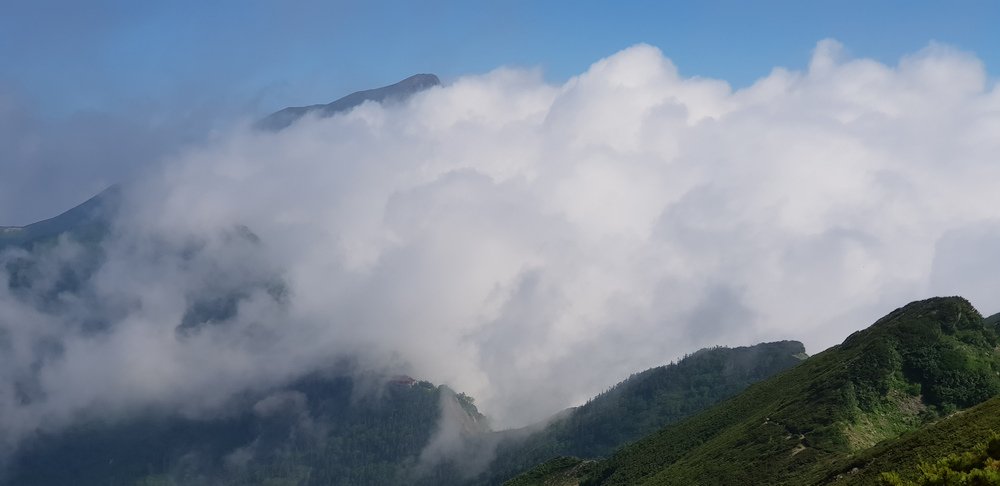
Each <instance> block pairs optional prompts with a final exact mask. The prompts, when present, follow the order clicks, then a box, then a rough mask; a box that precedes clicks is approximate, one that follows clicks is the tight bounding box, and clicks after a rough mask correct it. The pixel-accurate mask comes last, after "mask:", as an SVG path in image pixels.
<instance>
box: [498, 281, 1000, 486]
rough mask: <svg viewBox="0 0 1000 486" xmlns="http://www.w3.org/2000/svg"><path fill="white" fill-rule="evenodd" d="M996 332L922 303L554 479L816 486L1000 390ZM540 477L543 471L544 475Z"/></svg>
mask: <svg viewBox="0 0 1000 486" xmlns="http://www.w3.org/2000/svg"><path fill="white" fill-rule="evenodd" d="M997 342H998V341H997V334H996V332H995V331H994V329H993V328H992V326H987V325H985V324H984V320H983V318H982V316H981V315H980V314H979V312H977V311H976V310H975V309H974V308H973V307H972V305H971V304H969V303H968V302H967V301H966V300H964V299H962V298H958V297H949V298H934V299H928V300H924V301H919V302H914V303H911V304H909V305H907V306H905V307H903V308H900V309H897V310H895V311H893V312H892V313H890V314H889V315H887V316H885V317H884V318H882V319H880V320H879V321H877V322H876V323H875V324H873V325H872V326H871V327H869V328H868V329H865V330H863V331H859V332H856V333H854V334H852V335H851V336H850V337H848V338H847V339H846V340H845V341H844V343H843V344H841V345H838V346H834V347H833V348H831V349H829V350H827V351H824V352H822V353H820V354H817V355H815V356H813V357H811V358H809V359H808V360H806V361H805V362H804V363H803V364H801V365H799V366H797V367H795V368H793V369H792V370H790V371H788V372H786V373H782V374H781V375H778V376H776V377H774V378H772V379H769V380H766V381H764V382H761V383H758V384H756V385H753V386H751V387H749V388H748V389H747V390H746V391H745V392H743V393H741V394H740V395H737V396H736V397H734V398H732V399H730V400H727V401H725V402H723V403H721V404H719V405H717V406H715V407H713V408H711V409H709V410H707V411H705V412H703V413H700V414H698V415H696V416H694V417H691V418H690V419H687V420H684V421H682V422H680V423H678V424H675V425H671V426H667V427H665V428H664V429H662V430H660V431H658V432H656V433H654V434H652V435H649V436H647V437H645V438H643V439H642V440H639V441H637V442H635V443H634V444H631V445H629V446H626V447H624V448H622V449H620V450H619V451H618V452H616V453H615V454H614V455H612V456H611V457H609V458H608V459H606V460H603V461H599V462H597V463H593V464H579V463H576V464H574V463H573V462H572V461H566V460H563V461H562V462H561V465H560V466H558V467H557V465H555V464H548V465H543V466H542V467H541V468H540V469H545V468H546V467H548V468H551V469H552V470H553V473H552V474H549V475H545V474H542V475H539V476H538V478H537V479H536V480H529V477H528V475H526V476H523V477H521V478H519V479H518V482H516V483H512V484H544V483H545V481H547V480H549V479H554V477H555V476H553V474H555V475H558V474H562V473H565V471H567V470H570V469H573V470H574V472H573V474H574V475H575V478H576V479H578V480H580V481H581V484H587V485H598V484H600V485H611V484H630V485H631V484H649V485H655V484H811V483H816V482H821V481H824V480H826V479H827V478H829V477H830V475H831V474H834V476H835V475H836V474H835V472H836V470H837V469H839V468H842V467H843V464H844V461H845V460H849V459H850V458H853V457H858V455H859V454H861V453H863V452H864V451H867V450H870V449H871V448H872V447H873V446H875V445H876V444H878V443H880V442H881V441H884V440H887V439H892V438H895V437H899V436H900V435H901V434H903V433H904V432H907V431H912V430H916V429H919V428H921V427H922V426H925V425H927V424H928V423H931V422H932V421H934V420H935V419H937V418H938V417H940V416H942V415H946V414H949V413H951V412H953V411H955V410H960V409H964V408H967V407H970V406H974V405H976V404H978V403H981V402H983V401H985V400H987V399H989V398H990V397H992V396H994V395H996V394H997V393H998V392H1000V376H998V372H1000V359H998V355H997V353H996V351H995V347H996V345H997ZM535 472H536V473H537V472H538V471H535Z"/></svg>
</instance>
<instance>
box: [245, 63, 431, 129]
mask: <svg viewBox="0 0 1000 486" xmlns="http://www.w3.org/2000/svg"><path fill="white" fill-rule="evenodd" d="M440 84H441V80H440V79H438V77H437V76H435V75H433V74H414V75H413V76H410V77H408V78H406V79H404V80H402V81H400V82H398V83H396V84H390V85H389V86H383V87H381V88H375V89H368V90H364V91H357V92H354V93H351V94H349V95H347V96H344V97H343V98H340V99H338V100H336V101H334V102H332V103H327V104H325V105H309V106H290V107H288V108H284V109H282V110H278V111H276V112H274V113H272V114H270V115H268V116H266V117H264V118H263V119H261V120H260V121H259V122H257V128H259V129H262V130H270V131H279V130H282V129H284V128H287V127H288V126H290V125H292V124H293V123H295V122H296V121H298V120H299V119H301V118H302V117H304V116H306V115H309V114H318V115H319V116H320V117H321V118H326V117H329V116H333V115H335V114H337V113H343V112H345V111H348V110H350V109H352V108H354V107H356V106H358V105H360V104H361V103H364V102H365V101H375V102H379V103H382V102H385V101H403V100H405V99H407V98H409V97H410V96H413V95H414V94H416V93H419V92H421V91H423V90H425V89H428V88H432V87H434V86H439V85H440Z"/></svg>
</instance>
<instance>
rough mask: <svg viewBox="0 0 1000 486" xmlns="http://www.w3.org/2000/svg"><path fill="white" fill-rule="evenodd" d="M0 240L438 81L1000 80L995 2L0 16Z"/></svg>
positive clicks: (67, 2) (417, 6)
mask: <svg viewBox="0 0 1000 486" xmlns="http://www.w3.org/2000/svg"><path fill="white" fill-rule="evenodd" d="M0 2H2V9H0V63H2V64H0V225H4V224H7V225H10V224H27V223H30V222H33V221H37V220H38V219H41V218H45V217H51V216H53V215H55V214H58V213H59V212H61V211H63V210H65V209H67V208H69V207H72V206H73V205H75V204H78V203H79V202H81V201H83V200H85V199H86V198H88V197H90V196H92V195H93V194H95V193H97V192H99V191H100V190H102V189H103V188H105V187H107V186H108V185H110V184H113V183H116V182H120V181H121V180H123V179H128V178H129V177H131V176H133V175H134V174H135V173H136V171H137V170H141V168H142V167H146V166H148V165H149V164H151V163H154V162H156V161H158V160H162V159H163V158H164V157H168V156H169V155H170V154H172V153H176V152H177V151H178V150H180V149H181V148H183V147H184V146H188V145H190V144H196V143H199V142H200V141H202V140H204V139H205V137H206V136H208V134H210V133H213V131H218V130H216V129H218V128H225V127H226V126H228V125H230V124H231V123H232V122H233V121H236V120H246V119H248V118H250V119H252V118H255V117H260V116H263V115H265V114H267V113H270V112H273V111H275V110H278V109H281V108H283V107H285V106H295V105H306V104H314V103H325V102H329V101H332V100H334V99H336V98H338V97H340V96H343V95H345V94H348V93H350V92H353V91H356V90H360V89H367V88H373V87H377V86H382V85H386V84H389V83H392V82H395V81H398V80H400V79H402V78H404V77H407V76H409V75H411V74H414V73H420V72H432V73H435V74H437V75H439V76H440V77H441V78H442V79H443V80H444V81H445V82H446V83H447V82H449V81H450V80H453V79H455V78H457V77H459V76H461V75H464V74H474V73H484V72H488V71H490V70H493V69H495V68H497V67H499V66H517V67H529V68H538V69H541V71H542V72H543V73H544V76H545V78H546V80H548V81H550V82H554V83H558V82H562V81H564V80H566V79H567V78H569V77H571V76H573V75H576V74H579V73H582V72H584V71H585V70H586V69H587V68H588V66H590V64H592V63H593V62H595V61H597V60H599V59H601V58H604V57H606V56H609V55H612V54H614V53H616V52H619V51H620V50H622V49H625V48H627V47H629V46H632V45H634V44H636V43H648V44H652V45H654V46H657V47H658V48H660V49H661V50H662V51H663V53H664V55H666V56H667V57H669V58H670V59H672V60H673V62H674V63H675V64H676V65H677V67H678V68H679V70H680V73H681V74H682V75H684V76H702V77H710V78H717V79H723V80H726V81H728V82H729V83H730V84H731V85H732V86H733V87H735V88H739V87H743V86H747V85H749V84H751V83H752V82H753V81H754V80H755V79H758V78H760V77H763V76H765V75H767V74H768V73H769V72H770V71H771V70H772V69H773V68H774V67H776V66H782V67H787V68H791V69H802V68H804V67H805V66H806V65H807V63H808V62H809V58H810V53H811V51H812V50H813V49H814V47H815V46H816V43H817V42H818V41H820V40H821V39H825V38H835V39H837V40H839V41H840V42H842V43H843V44H844V46H845V47H846V49H847V51H848V54H849V55H851V56H854V57H871V58H874V59H876V60H879V61H881V62H884V63H887V64H890V65H893V64H895V63H896V62H897V61H898V60H899V59H900V57H901V56H904V55H908V54H912V53H915V52H917V51H919V50H920V49H922V48H923V47H925V46H927V45H928V44H929V43H930V42H940V43H944V44H948V45H950V46H953V47H956V48H958V49H960V50H963V51H967V52H971V53H973V54H974V55H976V56H978V57H979V59H981V60H982V61H983V63H984V64H985V66H986V69H987V72H988V73H989V75H990V77H991V81H993V82H995V80H996V79H997V73H998V72H1000V71H998V70H1000V51H998V49H996V46H998V45H1000V34H998V33H997V29H996V26H997V25H1000V2H995V1H986V0H982V1H978V0H956V1H951V2H934V1H903V0H889V1H880V2H870V1H857V0H845V1H838V2H815V1H786V0H772V1H758V2H745V1H718V0H715V1H713V0H704V1H697V2H694V1H691V2H664V1H615V2H612V1H606V2H596V1H585V0H578V1H528V0H512V1H500V2H459V1H444V0H423V1H317V0H296V1H277V0H274V1H260V0H241V1H236V0H220V1H212V2H204V1H192V0H175V1H161V2H153V1H148V2H147V1H141V2H137V1H130V0H92V1H87V2H80V1H75V0H72V1H71V0H0Z"/></svg>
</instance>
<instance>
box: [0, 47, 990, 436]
mask: <svg viewBox="0 0 1000 486" xmlns="http://www.w3.org/2000/svg"><path fill="white" fill-rule="evenodd" d="M998 153H1000V91H998V89H997V88H996V86H995V85H988V84H987V81H986V77H985V75H984V71H983V68H982V66H981V64H980V63H979V61H978V60H976V59H975V58H974V57H972V56H970V55H968V54H965V53H961V52H957V51H954V50H952V49H949V48H946V47H942V46H937V45H932V46H930V47H928V48H927V49H925V50H923V51H921V52H919V53H917V54H915V55H912V56H909V57H906V58H905V59H903V60H902V61H901V62H900V63H899V65H897V66H887V65H883V64H880V63H877V62H874V61H871V60H867V59H851V58H849V57H847V55H846V54H845V53H844V52H843V49H842V48H841V47H840V46H839V44H837V43H836V42H834V41H829V40H827V41H822V42H821V43H820V44H819V45H818V46H817V48H816V51H815V53H814V57H813V60H812V61H811V62H810V64H809V68H808V70H807V71H805V72H796V71H792V70H788V69H782V68H777V69H775V70H774V71H773V72H772V73H771V74H770V75H769V76H767V77H765V78H763V79H761V80H759V81H758V82H756V83H755V84H754V85H752V86H750V87H748V88H745V89H742V90H738V91H735V92H733V91H732V90H731V89H730V88H729V86H728V85H727V84H726V83H724V82H721V81H718V80H713V79H704V78H683V77H681V76H679V75H678V73H677V70H676V69H675V68H674V66H673V64H672V63H671V62H670V61H669V60H668V59H666V58H664V57H663V56H662V54H661V53H660V52H659V51H658V50H657V49H655V48H653V47H650V46H646V45H639V46H635V47H632V48H629V49H626V50H624V51H622V52H620V53H618V54H615V55H614V56H611V57H609V58H607V59H603V60H601V61H599V62H597V63H595V64H594V65H593V66H592V67H591V69H590V70H588V71H587V72H586V73H583V74H581V75H580V76H578V77H575V78H573V79H571V80H570V81H568V82H567V83H565V84H563V85H561V86H553V85H549V84H546V83H545V82H544V81H543V80H542V78H541V76H540V75H539V73H538V72H535V71H524V70H518V69H509V68H503V69H499V70H497V71H494V72H491V73H488V74H485V75H481V76H469V77H465V78H461V79H459V80H457V81H455V82H454V83H453V84H451V85H449V86H445V87H439V88H433V89H430V90H428V91H426V92H423V93H421V94H419V95H417V96H415V97H414V98H413V99H412V100H411V101H410V102H408V103H405V104H396V105H388V106H380V105H378V104H373V103H366V104H364V105H362V106H360V107H358V108H357V109H355V110H354V111H352V112H350V113H349V114H346V115H341V116H336V117H334V118H330V119H308V120H304V121H302V122H301V123H298V124H297V125H294V126H293V127H291V128H289V129H287V130H285V131H282V132H279V133H260V132H255V131H252V130H249V129H248V130H237V131H235V132H232V133H229V134H227V135H223V136H221V137H219V138H218V139H217V140H215V141H213V142H212V143H210V144H207V145H206V146H204V147H202V148H200V149H198V150H195V151H189V152H186V153H184V154H183V155H181V156H178V157H175V158H173V159H172V160H168V161H166V162H165V163H164V164H163V165H162V168H161V169H158V170H156V171H153V172H151V173H149V174H147V177H146V178H145V179H143V180H142V181H141V182H138V183H136V184H134V185H133V186H132V188H131V189H132V190H131V191H130V192H131V194H130V195H129V199H128V201H129V203H128V205H127V206H126V207H127V212H126V215H125V216H124V217H123V219H122V220H121V222H120V228H119V229H120V231H121V233H120V235H119V237H118V238H116V239H115V240H114V241H112V242H111V243H109V245H108V246H107V251H108V252H109V253H108V254H109V258H110V263H108V264H107V265H106V266H105V267H104V268H103V269H102V270H101V271H100V272H99V273H98V275H97V276H96V277H95V279H94V284H93V287H94V289H92V292H93V296H92V298H91V299H89V300H86V302H85V303H84V304H79V305H81V306H83V305H93V304H92V303H93V302H101V305H102V306H104V307H106V308H107V309H110V310H109V312H111V311H113V312H112V315H114V316H115V317H114V319H113V322H112V323H111V325H110V330H108V331H107V332H104V333H100V334H97V335H96V337H95V336H94V335H89V334H84V333H80V332H68V333H67V332H66V331H65V329H67V328H70V329H72V328H73V326H71V325H68V324H66V323H65V322H63V321H66V320H67V319H68V318H67V315H69V314H68V313H66V314H57V315H54V316H53V315H50V314H46V315H42V314H40V313H38V312H37V311H36V310H34V309H32V308H31V306H30V305H25V304H24V303H23V302H21V301H18V298H17V297H16V296H11V295H8V293H3V294H2V295H0V299H3V303H4V305H3V306H0V308H2V309H4V310H3V312H4V314H3V316H4V317H2V318H0V319H2V321H0V322H5V323H7V324H8V327H10V328H11V329H13V331H10V334H11V335H12V336H13V337H12V338H9V339H12V340H13V341H15V342H18V343H21V342H25V343H29V342H35V341H37V339H35V337H34V336H35V335H36V334H38V333H41V332H42V331H39V330H38V328H37V327H36V328H29V327H28V326H19V325H18V324H17V322H27V321H32V322H34V321H38V322H44V323H45V326H48V327H43V328H45V329H51V332H50V333H49V335H50V336H51V338H52V339H55V340H57V341H60V342H62V346H63V347H64V348H65V352H64V354H62V356H61V357H54V358H52V359H51V360H49V361H46V362H45V363H44V366H43V367H42V372H41V373H40V375H39V376H40V377H41V378H40V382H39V386H40V387H42V388H43V389H44V390H45V394H44V396H45V398H44V399H39V401H38V402H37V403H35V404H33V405H28V406H21V405H18V404H17V403H15V402H13V401H12V399H11V398H10V397H11V396H12V395H11V393H10V390H11V386H12V385H9V383H11V378H10V374H11V373H15V374H16V373H18V370H21V369H24V368H25V367H27V366H28V365H27V364H26V362H23V361H19V360H20V359H21V358H19V357H18V356H21V354H17V353H15V354H13V355H11V354H5V355H4V357H3V358H0V360H2V362H3V363H4V365H3V366H2V367H0V368H2V369H3V370H4V371H3V373H6V375H4V377H5V380H6V383H7V384H5V385H4V386H5V387H6V388H5V390H6V391H5V392H4V393H0V399H2V400H5V403H2V404H0V408H2V410H3V414H2V415H3V416H4V417H21V416H26V414H29V412H30V414H33V415H32V416H34V417H41V416H49V417H62V418H61V419H60V420H62V421H66V420H69V418H67V417H71V416H73V414H74V413H77V412H79V411H80V410H87V409H90V408H93V409H94V410H96V409H98V408H102V407H107V406H108V403H111V402H114V403H116V404H118V406H119V407H121V408H123V409H124V408H127V407H128V406H129V405H135V404H150V403H153V404H163V405H164V406H183V407H185V410H186V411H187V412H189V413H201V411H203V410H207V409H211V408H212V407H213V406H215V405H217V404H218V403H220V402H221V400H223V399H224V398H225V397H226V396H228V394H230V393H232V392H234V391H235V390H238V389H240V388H242V387H246V386H264V385H266V384H267V383H274V382H279V381H281V380H283V379H287V377H289V376H294V375H295V374H296V373H301V372H303V371H306V370H310V369H313V368H317V367H322V366H324V365H327V364H329V363H330V362H331V360H334V359H336V358H337V357H342V356H344V355H347V354H352V355H358V356H361V359H362V361H363V362H365V363H367V364H368V365H369V366H382V367H389V368H391V367H393V366H397V365H398V366H405V367H406V369H407V370H408V371H409V372H410V373H412V374H413V375H414V376H418V377H420V378H426V379H429V380H433V381H437V382H445V383H448V384H449V385H451V386H453V387H454V388H455V389H458V390H462V391H465V392H467V393H469V394H471V395H473V396H475V397H476V398H477V402H478V403H479V404H480V406H481V407H482V408H483V409H484V411H485V412H486V413H488V414H489V415H491V416H493V417H494V418H495V419H496V422H497V423H499V424H501V425H516V424H522V423H525V422H527V421H530V420H535V419H539V418H542V417H544V416H546V415H547V414H550V413H552V412H554V411H556V410H557V409H559V408H561V407H565V406H569V405H573V404H575V403H578V402H580V401H581V400H583V399H585V398H587V397H588V396H590V395H592V394H594V393H595V392H598V391H600V390H601V389H603V388H605V387H606V386H608V385H610V384H612V383H614V382H615V381H617V380H619V379H621V378H623V377H625V376H627V375H628V374H629V373H631V372H634V371H637V370H641V369H643V368H646V367H649V366H654V365H658V364H662V363H664V362H667V361H669V360H671V359H673V358H676V357H678V356H679V355H681V354H683V353H685V352H691V351H694V350H695V349H697V348H699V347H702V346H707V345H715V344H724V345H739V344H750V343H754V342H758V341H762V340H768V339H785V338H788V339H800V340H803V341H804V342H805V343H806V345H807V346H808V348H809V350H810V351H811V352H816V351H819V350H821V349H823V348H825V347H827V346H830V345H832V344H835V343H837V342H839V341H840V340H842V339H843V338H844V337H845V336H847V335H848V334H849V333H850V332H852V331H854V330H857V329H859V328H862V327H865V326H867V325H868V324H869V323H871V322H872V321H874V319H876V318H877V317H880V316H881V315H882V314H884V313H886V312H888V311H889V310H891V309H892V308H894V307H896V306H899V305H902V304H904V303H906V302H907V301H909V300H913V299H918V298H924V297H927V296H929V294H930V293H936V294H956V293H966V294H968V295H970V296H972V297H973V298H974V302H973V303H974V304H976V305H978V306H980V308H981V309H982V310H983V311H996V310H1000V309H998V308H997V307H1000V306H998V305H997V302H996V301H995V300H994V299H995V297H994V296H993V295H992V294H988V293H984V292H981V291H980V289H996V288H1000V274H998V273H997V272H996V271H995V270H994V269H993V268H991V267H990V266H989V265H988V264H985V262H992V261H996V260H997V258H998V257H997V255H998V254H1000V253H998V252H1000V250H997V249H996V248H995V245H990V244H989V242H991V241H994V240H995V239H996V235H995V233H996V232H995V230H992V229H989V228H995V220H996V215H997V208H998V207H1000V191H997V190H995V187H994V186H995V181H997V180H1000V164H998V163H997V157H996V154H998ZM241 224H242V225H246V226H247V227H249V228H250V229H251V230H252V231H253V232H254V234H256V235H257V236H259V237H260V243H259V244H255V243H247V242H245V241H244V240H243V239H241V238H240V237H239V236H233V235H234V234H238V233H239V231H237V230H233V228H235V227H236V225H241ZM977 228H986V229H983V230H981V231H980V230H977ZM164 249H171V251H172V252H173V253H171V252H167V254H169V255H187V256H185V257H183V258H182V257H178V256H162V255H163V250H164ZM185 252H187V253H185ZM970 252H971V253H970ZM977 258H982V260H981V261H982V262H984V264H983V265H977V264H976V261H977ZM949 262H951V263H949ZM954 268H961V269H962V272H960V273H955V272H954V271H951V270H949V269H954ZM277 278H280V279H281V280H282V281H283V282H285V284H286V285H287V291H288V293H287V298H280V299H276V298H274V296H273V295H271V294H269V293H268V292H267V291H266V289H267V285H268V282H269V281H271V280H272V279H277ZM247 282H251V283H253V284H254V285H255V287H253V288H254V289H255V290H253V291H251V292H249V293H248V294H247V295H246V296H245V298H244V299H243V300H241V301H240V303H239V306H238V309H239V314H238V316H237V317H236V318H234V319H232V320H231V321H230V322H226V323H223V324H218V325H210V326H206V327H204V328H203V329H202V330H200V331H199V330H196V331H193V332H190V333H188V334H183V333H181V334H179V333H178V332H176V331H175V328H176V327H177V326H178V325H179V324H180V323H181V321H182V319H183V316H184V312H185V306H187V305H190V303H191V302H192V300H196V299H197V298H198V297H199V296H200V295H203V294H212V293H213V292H214V293H224V292H225V291H226V289H235V288H239V287H240V286H241V285H244V284H245V283H247ZM220 289H221V290H220ZM5 292H6V291H5ZM74 305H76V304H74ZM69 308H70V309H77V308H78V307H73V306H70V307H69ZM70 321H71V322H75V318H74V319H70ZM11 323H13V325H12V324H11ZM11 326H13V327H11ZM33 340H34V341H33ZM22 354H24V353H22ZM28 354H30V353H28ZM387 363H388V364H387ZM74 384H76V385H74ZM190 397H198V400H196V401H193V402H192V401H191V400H189V398H190ZM38 420H40V419H38ZM8 426H9V424H8Z"/></svg>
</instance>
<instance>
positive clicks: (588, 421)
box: [485, 341, 805, 483]
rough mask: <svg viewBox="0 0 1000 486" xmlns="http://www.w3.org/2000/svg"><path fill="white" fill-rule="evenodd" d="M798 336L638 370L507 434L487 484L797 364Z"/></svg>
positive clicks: (633, 432) (642, 429)
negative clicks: (535, 425) (534, 426)
mask: <svg viewBox="0 0 1000 486" xmlns="http://www.w3.org/2000/svg"><path fill="white" fill-rule="evenodd" d="M804 358H805V348H804V347H803V346H802V343H799V342H796V341H780V342H774V343H763V344H758V345H756V346H749V347H738V348H724V347H717V348H711V349H703V350H701V351H698V352H696V353H694V354H692V355H689V356H685V357H684V358H683V359H681V360H680V361H678V362H677V363H672V364H669V365H667V366H660V367H657V368H651V369H649V370H646V371H643V372H641V373H637V374H634V375H632V376H631V377H629V378H628V379H627V380H625V381H623V382H621V383H619V384H617V385H615V386H614V387H612V388H611V389H609V390H608V391H606V392H604V393H602V394H600V395H598V396H596V397H594V398H593V399H592V400H590V401H589V402H587V403H586V404H585V405H583V406H581V407H578V408H575V409H572V410H570V411H568V412H567V413H564V414H563V415H562V416H561V417H560V418H559V419H557V420H554V421H553V422H552V423H551V424H549V425H548V426H547V427H545V428H544V429H542V430H540V431H538V432H535V433H533V434H531V435H529V436H528V437H526V438H521V437H517V434H516V433H506V435H508V436H511V435H513V437H507V438H505V440H503V441H502V442H501V443H500V446H499V447H498V452H497V459H496V460H495V461H494V464H493V467H492V468H491V473H492V474H493V475H494V477H493V478H491V479H490V480H487V481H485V482H487V483H493V482H498V480H501V479H506V478H509V477H511V476H514V475H515V474H517V473H518V472H520V471H523V470H525V469H528V468H530V467H532V466H534V465H536V464H538V463H540V462H544V461H547V460H549V459H552V458H554V457H558V456H577V457H587V458H596V457H602V456H606V455H608V454H610V453H611V452H613V451H614V450H615V449H617V448H618V447H621V446H622V445H624V444H627V443H629V442H632V441H634V440H636V439H639V438H640V437H642V436H644V435H646V434H649V433H651V432H653V431H656V430H658V429H659V428H661V427H663V426H665V425H667V424H670V423H674V422H676V421H678V420H681V419H683V418H685V417H688V416H690V415H692V414H694V413H697V412H699V411H702V410H704V409H706V408H708V407H710V406H712V405H714V404H716V403H718V402H719V401H721V400H724V399H726V398H728V397H731V396H733V395H735V394H736V393H739V392H740V391H742V390H744V389H745V388H746V387H747V386H749V385H751V384H753V383H755V382H758V381H760V380H763V379H766V378H768V377H770V376H773V375H775V374H777V373H779V372H782V371H784V370H787V369H788V368H791V367H792V366H795V365H797V364H798V363H800V362H801V361H802V359H804Z"/></svg>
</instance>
